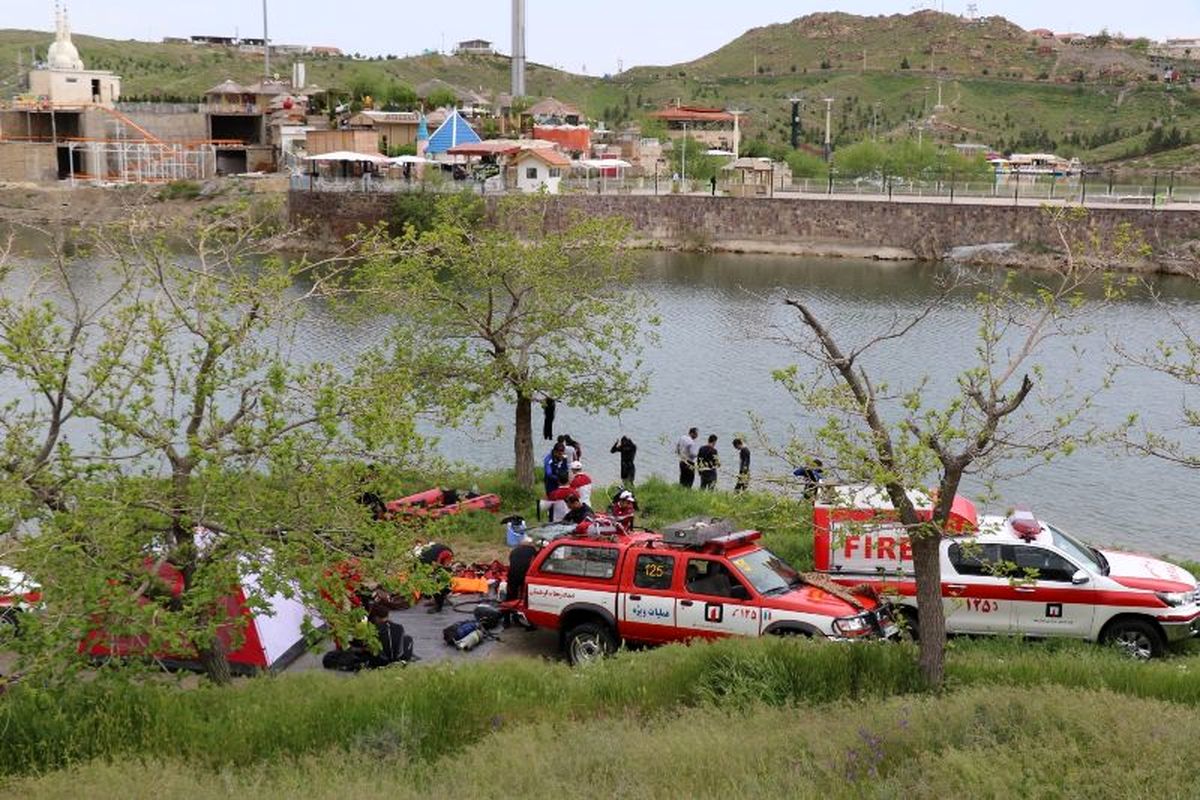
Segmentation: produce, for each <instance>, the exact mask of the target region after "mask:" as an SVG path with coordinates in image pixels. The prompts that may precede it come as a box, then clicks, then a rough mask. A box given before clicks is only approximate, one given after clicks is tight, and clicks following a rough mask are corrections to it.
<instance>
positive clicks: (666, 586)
mask: <svg viewBox="0 0 1200 800" xmlns="http://www.w3.org/2000/svg"><path fill="white" fill-rule="evenodd" d="M676 563H677V559H676V557H675V554H674V553H640V554H638V556H637V558H635V559H632V563H631V564H630V565H629V566H627V567H626V569H627V570H629V572H631V573H632V574H626V575H625V576H624V577H623V578H622V581H621V595H620V597H619V598H618V603H617V604H618V607H619V609H620V615H621V616H620V619H621V633H622V636H624V637H625V638H626V639H634V640H636V641H640V642H666V641H673V640H674V639H676V638H678V636H677V633H676V630H675V627H676V626H675V603H676V598H675V595H676V591H677V590H676V589H675V573H676V569H675V564H676Z"/></svg>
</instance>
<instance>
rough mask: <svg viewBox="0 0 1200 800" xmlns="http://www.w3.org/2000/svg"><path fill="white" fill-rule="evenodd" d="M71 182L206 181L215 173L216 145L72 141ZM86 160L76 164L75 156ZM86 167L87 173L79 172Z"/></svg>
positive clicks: (107, 140)
mask: <svg viewBox="0 0 1200 800" xmlns="http://www.w3.org/2000/svg"><path fill="white" fill-rule="evenodd" d="M66 146H67V148H68V150H69V152H70V162H69V163H70V165H71V169H70V181H71V185H72V186H74V185H75V183H76V182H77V181H91V182H108V183H168V182H170V181H184V180H191V181H197V180H205V179H206V178H209V177H211V176H212V175H213V173H214V172H215V170H216V161H217V153H216V144H215V143H211V142H195V143H192V142H150V141H145V140H137V139H84V140H80V139H72V140H68V141H67V142H66ZM77 153H78V154H80V155H86V160H84V159H80V160H78V161H77V160H76V157H77V156H76V154H77ZM77 163H84V164H87V165H88V167H89V171H87V172H76V171H75V164H77Z"/></svg>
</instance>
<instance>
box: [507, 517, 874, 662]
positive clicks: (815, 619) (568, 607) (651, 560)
mask: <svg viewBox="0 0 1200 800" xmlns="http://www.w3.org/2000/svg"><path fill="white" fill-rule="evenodd" d="M760 538H761V534H760V533H758V532H757V531H740V532H738V531H734V530H733V529H732V527H731V526H729V525H728V524H727V523H721V522H720V521H714V520H688V521H686V522H684V523H680V524H679V525H675V526H671V527H669V528H666V529H664V531H663V532H662V533H646V532H637V533H634V534H632V535H617V536H608V537H603V538H599V537H596V538H592V537H578V536H567V537H564V538H560V539H556V540H553V541H551V542H550V543H549V544H547V545H546V546H545V547H543V548H542V550H541V552H539V553H538V555H537V557H536V558H535V559H534V562H533V564H532V565H531V566H530V569H529V572H528V574H527V575H526V578H525V588H524V590H523V592H522V595H521V598H520V600H519V601H517V602H516V603H515V606H516V608H515V609H514V610H519V611H521V612H523V613H524V615H525V617H526V618H527V619H528V620H529V622H530V623H532V624H533V625H536V626H538V627H542V628H551V629H556V630H558V631H559V636H560V641H561V644H562V646H563V649H564V650H565V651H566V654H567V658H568V659H569V660H570V662H571V663H572V664H579V663H584V662H590V661H593V660H596V659H599V658H601V657H603V656H605V655H607V654H609V653H612V652H613V651H614V650H615V649H616V648H617V646H618V645H619V644H620V643H621V642H622V641H627V642H636V643H649V644H656V643H665V642H676V641H684V640H688V639H695V638H716V637H722V636H762V635H765V634H776V635H800V636H809V637H821V638H826V639H842V640H848V639H863V638H879V637H890V636H893V635H895V634H896V633H897V632H898V630H897V628H896V626H895V624H894V622H893V620H892V617H891V614H890V612H889V611H888V609H887V608H886V606H882V605H881V604H880V603H879V601H878V600H877V599H875V597H874V596H873V595H872V594H870V593H869V592H868V594H865V595H864V594H860V593H855V592H852V591H851V590H848V589H845V588H842V587H840V586H837V585H836V584H834V583H833V582H832V581H827V580H824V579H822V578H820V577H818V576H808V577H806V576H803V575H801V574H800V573H799V572H797V571H796V570H795V569H793V568H792V567H791V566H790V565H788V564H787V563H786V562H785V561H783V560H782V559H780V558H779V557H778V556H776V555H774V554H773V553H771V551H769V550H767V549H766V548H764V547H762V546H761V545H760V544H759V539H760ZM815 584H816V585H815Z"/></svg>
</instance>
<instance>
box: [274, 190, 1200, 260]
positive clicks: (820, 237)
mask: <svg viewBox="0 0 1200 800" xmlns="http://www.w3.org/2000/svg"><path fill="white" fill-rule="evenodd" d="M391 202H392V197H391V196H389V195H385V194H364V193H322V192H303V191H294V192H292V193H291V196H290V202H289V208H290V213H291V217H292V220H293V221H295V222H299V221H302V220H307V221H309V222H311V223H312V224H313V225H314V231H315V233H316V235H318V236H323V237H334V238H340V237H344V236H346V235H347V234H349V233H352V232H353V231H354V230H355V229H356V228H357V226H358V225H360V224H361V225H371V224H374V223H375V222H378V221H379V220H382V219H386V218H387V216H388V213H389V209H390V207H391ZM555 208H556V209H557V210H558V211H559V213H560V214H561V215H562V217H561V218H563V219H565V218H566V217H567V216H568V215H570V214H572V213H582V214H585V215H589V216H590V215H596V214H607V215H617V216H622V217H625V218H627V219H628V220H630V222H631V224H632V225H633V228H634V230H635V232H636V234H637V236H638V238H639V239H642V240H644V241H646V242H648V243H652V244H658V245H662V246H664V247H685V248H694V249H702V248H705V247H717V248H720V247H721V246H722V245H723V244H725V245H728V244H730V243H734V244H735V245H736V246H737V247H738V248H739V249H744V248H746V247H749V248H753V246H754V244H755V243H760V244H762V245H763V249H765V250H778V249H781V248H785V247H786V245H789V244H791V245H797V246H803V245H805V244H810V245H812V246H813V247H814V248H815V249H818V250H819V249H821V247H822V246H826V247H827V246H829V245H831V244H835V245H836V244H837V243H844V244H845V245H847V246H852V247H855V248H857V249H859V250H860V251H861V250H863V249H864V248H867V249H877V250H880V251H884V250H891V251H902V252H907V253H911V254H912V255H914V256H916V257H918V258H926V259H936V258H939V257H941V255H942V254H943V253H945V251H946V250H948V249H949V248H951V247H958V246H963V245H977V244H989V243H992V242H1029V243H1034V242H1040V243H1044V244H1056V243H1057V242H1056V241H1055V236H1056V234H1055V231H1054V229H1053V228H1052V227H1051V226H1050V225H1049V224H1048V223H1047V218H1046V212H1045V211H1044V210H1043V209H1041V208H1039V207H1035V206H1003V205H981V204H953V205H951V204H949V203H944V204H943V203H925V202H921V203H912V202H902V201H894V202H871V201H863V200H838V199H833V198H831V199H791V198H774V199H751V198H732V197H702V196H678V195H666V196H658V197H655V196H652V195H632V196H630V195H605V196H600V195H564V196H562V197H558V198H555ZM1088 220H1089V224H1090V225H1091V226H1092V227H1093V228H1094V229H1095V231H1096V232H1097V233H1098V234H1100V235H1101V236H1102V237H1104V238H1107V237H1108V236H1110V235H1111V234H1112V233H1113V232H1114V231H1115V230H1116V229H1117V228H1118V227H1119V226H1121V225H1124V224H1128V225H1130V226H1131V227H1132V228H1133V229H1134V230H1136V231H1140V232H1141V234H1142V236H1144V237H1145V240H1146V242H1147V243H1148V244H1149V245H1150V246H1151V247H1152V248H1153V249H1155V250H1162V249H1165V247H1166V245H1168V244H1171V243H1177V242H1181V241H1187V240H1200V212H1196V211H1181V210H1162V209H1160V210H1150V209H1148V208H1096V209H1089V210H1088Z"/></svg>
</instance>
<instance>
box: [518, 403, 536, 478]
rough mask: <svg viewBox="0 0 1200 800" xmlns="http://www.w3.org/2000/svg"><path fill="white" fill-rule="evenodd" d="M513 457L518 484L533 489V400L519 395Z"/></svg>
mask: <svg viewBox="0 0 1200 800" xmlns="http://www.w3.org/2000/svg"><path fill="white" fill-rule="evenodd" d="M513 430H514V433H513V456H514V458H515V460H516V461H515V468H516V472H517V483H518V484H520V485H521V486H522V487H524V488H526V489H532V488H533V399H532V398H530V397H527V396H526V395H523V394H520V393H518V394H517V411H516V419H515V420H514V425H513Z"/></svg>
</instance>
